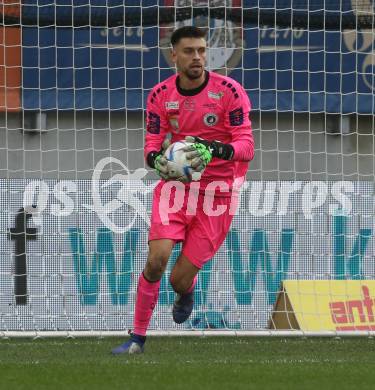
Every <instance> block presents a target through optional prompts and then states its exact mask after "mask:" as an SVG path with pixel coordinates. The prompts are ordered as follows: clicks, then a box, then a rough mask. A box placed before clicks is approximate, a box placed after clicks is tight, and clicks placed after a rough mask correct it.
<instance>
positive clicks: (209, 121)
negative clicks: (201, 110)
mask: <svg viewBox="0 0 375 390" xmlns="http://www.w3.org/2000/svg"><path fill="white" fill-rule="evenodd" d="M217 120H218V117H217V115H216V114H214V113H212V112H209V113H208V114H206V115H205V116H204V117H203V122H204V124H205V125H206V126H213V125H216V123H217Z"/></svg>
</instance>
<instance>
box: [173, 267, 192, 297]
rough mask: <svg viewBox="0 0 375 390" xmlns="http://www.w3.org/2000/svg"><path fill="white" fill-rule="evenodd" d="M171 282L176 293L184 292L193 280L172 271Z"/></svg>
mask: <svg viewBox="0 0 375 390" xmlns="http://www.w3.org/2000/svg"><path fill="white" fill-rule="evenodd" d="M169 282H170V283H171V286H172V288H173V290H174V291H175V292H176V293H178V294H184V293H185V292H186V291H187V290H189V288H190V287H191V285H192V283H193V280H192V279H190V278H187V277H179V276H177V275H175V274H174V273H173V272H172V273H171V275H170V277H169Z"/></svg>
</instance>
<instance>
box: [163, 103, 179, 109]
mask: <svg viewBox="0 0 375 390" xmlns="http://www.w3.org/2000/svg"><path fill="white" fill-rule="evenodd" d="M165 107H166V109H167V110H178V109H179V104H178V102H165Z"/></svg>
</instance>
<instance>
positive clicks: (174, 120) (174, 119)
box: [169, 116, 179, 131]
mask: <svg viewBox="0 0 375 390" xmlns="http://www.w3.org/2000/svg"><path fill="white" fill-rule="evenodd" d="M169 123H170V125H171V126H172V127H173V128H174V130H175V131H179V126H178V116H170V117H169Z"/></svg>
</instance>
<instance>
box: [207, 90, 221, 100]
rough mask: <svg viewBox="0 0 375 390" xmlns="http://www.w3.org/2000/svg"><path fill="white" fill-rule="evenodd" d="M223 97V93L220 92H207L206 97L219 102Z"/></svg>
mask: <svg viewBox="0 0 375 390" xmlns="http://www.w3.org/2000/svg"><path fill="white" fill-rule="evenodd" d="M223 96H224V92H222V91H220V92H217V93H216V92H211V91H208V97H209V98H211V99H216V100H220V99H221V98H222V97H223Z"/></svg>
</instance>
